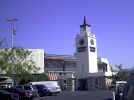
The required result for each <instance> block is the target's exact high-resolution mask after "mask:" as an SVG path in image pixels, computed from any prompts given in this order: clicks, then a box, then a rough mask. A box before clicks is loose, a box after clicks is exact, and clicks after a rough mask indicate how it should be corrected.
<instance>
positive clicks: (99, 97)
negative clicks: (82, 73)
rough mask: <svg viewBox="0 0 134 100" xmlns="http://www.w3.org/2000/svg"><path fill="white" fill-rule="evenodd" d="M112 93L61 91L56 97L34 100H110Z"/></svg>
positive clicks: (36, 99)
mask: <svg viewBox="0 0 134 100" xmlns="http://www.w3.org/2000/svg"><path fill="white" fill-rule="evenodd" d="M112 98H113V91H109V90H101V91H74V92H72V91H62V92H61V93H60V94H58V95H54V96H45V97H36V98H34V100H112Z"/></svg>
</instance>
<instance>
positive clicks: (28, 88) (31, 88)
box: [16, 85, 38, 97]
mask: <svg viewBox="0 0 134 100" xmlns="http://www.w3.org/2000/svg"><path fill="white" fill-rule="evenodd" d="M16 88H20V89H24V90H26V91H27V92H28V94H29V96H30V97H37V96H38V89H37V88H36V87H35V86H33V85H19V86H16Z"/></svg>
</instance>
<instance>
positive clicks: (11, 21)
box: [6, 18, 18, 48]
mask: <svg viewBox="0 0 134 100" xmlns="http://www.w3.org/2000/svg"><path fill="white" fill-rule="evenodd" d="M6 21H7V22H10V24H11V41H12V42H11V47H12V48H13V47H14V41H13V36H14V35H15V34H16V28H15V27H14V22H16V21H18V19H16V18H12V19H7V20H6Z"/></svg>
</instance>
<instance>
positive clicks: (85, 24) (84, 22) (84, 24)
mask: <svg viewBox="0 0 134 100" xmlns="http://www.w3.org/2000/svg"><path fill="white" fill-rule="evenodd" d="M86 26H89V27H90V26H91V25H89V24H87V23H86V17H85V16H84V21H83V25H80V27H86Z"/></svg>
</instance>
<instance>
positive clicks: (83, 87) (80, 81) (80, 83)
mask: <svg viewBox="0 0 134 100" xmlns="http://www.w3.org/2000/svg"><path fill="white" fill-rule="evenodd" d="M78 90H80V91H86V90H87V81H86V79H78Z"/></svg>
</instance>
